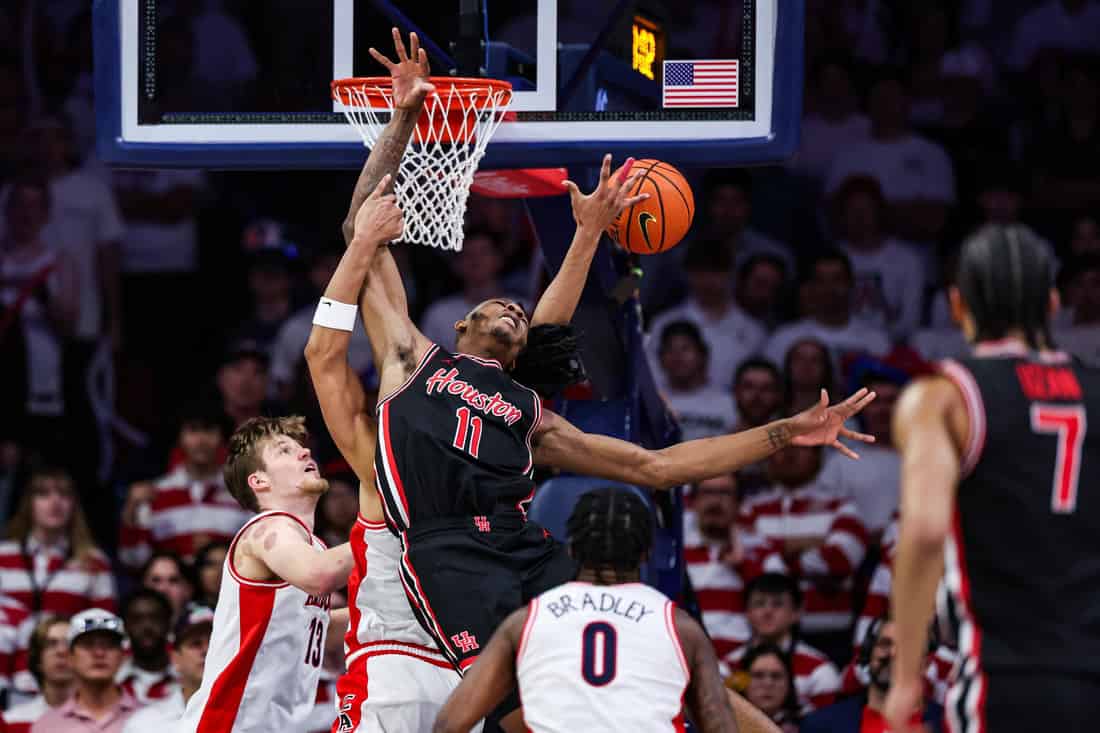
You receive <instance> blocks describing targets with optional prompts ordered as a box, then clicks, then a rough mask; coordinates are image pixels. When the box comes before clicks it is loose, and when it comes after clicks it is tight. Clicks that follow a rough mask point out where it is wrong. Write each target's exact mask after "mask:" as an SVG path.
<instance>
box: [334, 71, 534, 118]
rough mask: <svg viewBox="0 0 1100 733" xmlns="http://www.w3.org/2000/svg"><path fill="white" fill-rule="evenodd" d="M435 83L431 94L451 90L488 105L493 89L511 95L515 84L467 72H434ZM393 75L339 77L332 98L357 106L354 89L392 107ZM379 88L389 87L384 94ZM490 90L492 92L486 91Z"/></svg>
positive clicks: (372, 102)
mask: <svg viewBox="0 0 1100 733" xmlns="http://www.w3.org/2000/svg"><path fill="white" fill-rule="evenodd" d="M428 81H430V82H431V83H432V84H433V85H434V86H435V92H433V93H432V94H431V95H429V96H430V97H442V98H444V99H445V98H447V97H448V96H449V95H450V94H457V95H458V96H460V97H463V98H465V99H466V100H473V101H474V102H475V103H477V104H479V105H484V106H488V103H489V102H490V101H491V100H492V99H493V96H494V95H493V94H492V92H505V93H507V94H508V96H509V97H511V93H512V85H511V84H510V83H509V82H506V81H502V80H500V79H478V78H475V77H465V76H458V77H452V76H432V77H429V78H428ZM390 84H391V79H390V77H388V76H362V77H358V76H355V77H349V78H347V79H336V80H334V81H333V82H332V98H333V99H335V100H336V101H337V102H340V103H341V104H344V105H347V106H349V107H350V106H354V105H355V104H356V102H355V101H354V100H355V98H354V97H353V96H352V94H351V92H353V91H354V92H355V93H356V94H362V95H364V96H366V98H367V101H368V102H369V103H370V106H371V107H372V108H374V109H382V110H388V109H390V101H389V94H388V92H389V90H390ZM380 90H386V92H387V93H386V94H384V93H383V92H382V91H380ZM487 92H490V93H487ZM503 106H506V105H503Z"/></svg>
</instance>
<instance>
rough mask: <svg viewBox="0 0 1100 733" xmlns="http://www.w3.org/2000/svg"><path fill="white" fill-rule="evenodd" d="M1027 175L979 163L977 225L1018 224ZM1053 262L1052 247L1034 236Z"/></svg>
mask: <svg viewBox="0 0 1100 733" xmlns="http://www.w3.org/2000/svg"><path fill="white" fill-rule="evenodd" d="M1028 186H1029V183H1028V179H1027V176H1026V175H1024V173H1023V172H1022V171H1020V170H1017V169H1016V168H1015V167H1014V166H1012V165H1011V164H1004V163H996V162H991V161H983V164H982V170H981V173H980V174H979V182H978V186H977V188H978V190H977V203H978V212H979V216H980V220H979V221H980V223H979V225H978V226H985V225H986V224H996V225H998V226H1009V225H1010V224H1020V225H1023V222H1022V221H1021V220H1020V213H1021V211H1022V210H1023V207H1024V197H1025V195H1026V194H1027V192H1028ZM1034 236H1035V238H1036V239H1037V240H1038V241H1039V242H1040V243H1041V244H1042V246H1043V248H1044V249H1046V251H1047V254H1048V255H1049V256H1050V258H1051V260H1052V261H1054V262H1057V261H1058V257H1057V255H1056V254H1055V251H1054V247H1053V246H1052V245H1051V243H1050V242H1048V241H1047V240H1046V239H1044V238H1042V237H1040V236H1039V235H1038V234H1034Z"/></svg>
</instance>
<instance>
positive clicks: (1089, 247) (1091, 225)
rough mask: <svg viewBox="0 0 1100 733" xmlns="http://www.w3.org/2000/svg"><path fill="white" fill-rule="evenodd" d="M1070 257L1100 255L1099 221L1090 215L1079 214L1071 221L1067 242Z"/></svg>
mask: <svg viewBox="0 0 1100 733" xmlns="http://www.w3.org/2000/svg"><path fill="white" fill-rule="evenodd" d="M1069 254H1070V257H1081V256H1083V255H1100V220H1098V219H1097V217H1096V216H1094V215H1092V214H1080V215H1078V216H1077V217H1076V218H1074V220H1073V226H1072V230H1071V232H1070V240H1069Z"/></svg>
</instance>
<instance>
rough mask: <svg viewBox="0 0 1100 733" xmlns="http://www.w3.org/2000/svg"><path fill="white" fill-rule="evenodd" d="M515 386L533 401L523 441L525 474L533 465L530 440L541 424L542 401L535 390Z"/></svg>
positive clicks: (533, 458) (520, 385)
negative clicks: (526, 393)
mask: <svg viewBox="0 0 1100 733" xmlns="http://www.w3.org/2000/svg"><path fill="white" fill-rule="evenodd" d="M513 381H515V380H513ZM516 385H517V386H519V387H523V388H524V389H525V390H527V391H528V392H530V393H531V397H533V398H534V400H535V417H534V419H533V420H531V427H530V428H528V429H527V438H526V439H525V442H526V443H527V466H526V467H525V468H524V469H523V473H527V472H528V471H530V470H531V468H532V467H533V466H534V465H535V454H534V453H533V452H532V451H531V438H533V437H534V435H535V430H537V429H538V427H539V425H540V424H541V423H542V400H540V399H539V396H538V394H537V393H536V392H535V390H533V389H531V388H530V387H524V385H522V384H520V383H519V382H516ZM534 495H535V492H534V491H533V490H532V491H531V496H532V497H533V496H534ZM527 501H530V499H528V500H527ZM521 503H522V502H521ZM516 506H517V508H518V507H519V505H518V504H517V505H516ZM524 514H525V515H526V514H527V512H524Z"/></svg>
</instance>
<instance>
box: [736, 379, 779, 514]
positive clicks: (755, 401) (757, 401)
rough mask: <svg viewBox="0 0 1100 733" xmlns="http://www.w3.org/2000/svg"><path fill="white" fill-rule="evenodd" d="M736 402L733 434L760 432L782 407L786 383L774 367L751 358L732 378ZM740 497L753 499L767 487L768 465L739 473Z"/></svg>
mask: <svg viewBox="0 0 1100 733" xmlns="http://www.w3.org/2000/svg"><path fill="white" fill-rule="evenodd" d="M733 399H734V402H735V404H736V406H737V424H736V425H735V426H734V428H733V430H732V431H731V432H735V433H739V432H741V431H742V430H750V429H752V428H758V427H760V426H761V425H764V424H765V423H768V422H770V421H771V420H772V418H774V417H775V415H776V413H778V412H779V410H780V408H781V407H782V406H783V381H782V378H781V377H780V374H779V370H778V369H777V368H776V366H775V364H773V363H771V362H770V361H768V360H767V359H761V358H752V359H746V360H745V361H743V362H741V365H740V366H738V367H737V373H736V374H735V375H734V378H733ZM737 483H738V486H740V488H741V496H742V497H746V496H750V495H752V494H754V493H756V492H757V491H759V490H760V489H761V488H763V487H764V486H766V484H767V464H766V462H765V461H759V462H757V463H751V464H749V465H747V466H743V467H742V468H741V470H740V471H738V472H737Z"/></svg>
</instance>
